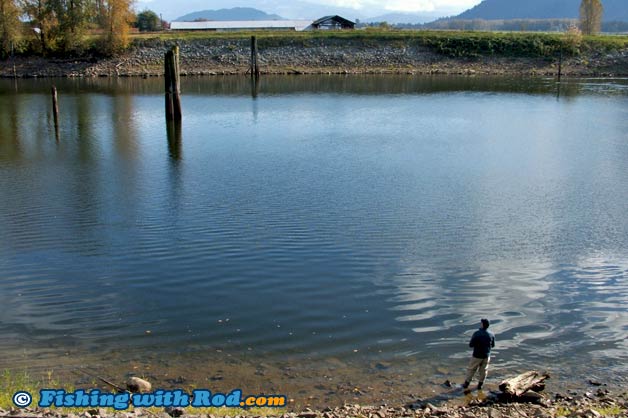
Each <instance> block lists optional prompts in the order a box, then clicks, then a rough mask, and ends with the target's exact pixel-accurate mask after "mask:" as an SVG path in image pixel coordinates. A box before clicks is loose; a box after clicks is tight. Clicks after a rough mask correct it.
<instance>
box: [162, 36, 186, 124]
mask: <svg viewBox="0 0 628 418" xmlns="http://www.w3.org/2000/svg"><path fill="white" fill-rule="evenodd" d="M180 74H181V71H180V67H179V47H178V46H174V47H172V49H171V50H170V51H168V52H166V55H165V59H164V76H165V90H166V118H167V119H168V120H172V121H177V122H178V121H181V117H182V112H181V76H180Z"/></svg>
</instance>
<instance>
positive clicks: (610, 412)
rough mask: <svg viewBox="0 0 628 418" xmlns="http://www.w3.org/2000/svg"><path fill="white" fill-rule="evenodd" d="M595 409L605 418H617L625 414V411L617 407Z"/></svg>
mask: <svg viewBox="0 0 628 418" xmlns="http://www.w3.org/2000/svg"><path fill="white" fill-rule="evenodd" d="M593 409H595V410H596V411H597V412H599V413H600V415H602V416H605V417H616V416H619V415H621V414H623V413H624V410H623V409H622V408H620V407H619V406H617V405H613V406H607V407H600V408H593Z"/></svg>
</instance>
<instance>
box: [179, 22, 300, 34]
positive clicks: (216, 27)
mask: <svg viewBox="0 0 628 418" xmlns="http://www.w3.org/2000/svg"><path fill="white" fill-rule="evenodd" d="M311 24H312V21H310V20H242V21H219V20H210V21H203V22H172V23H171V24H170V29H171V30H207V31H237V30H292V31H297V32H300V31H302V30H304V29H305V28H307V27H309V26H310V25H311Z"/></svg>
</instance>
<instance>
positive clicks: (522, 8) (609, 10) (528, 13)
mask: <svg viewBox="0 0 628 418" xmlns="http://www.w3.org/2000/svg"><path fill="white" fill-rule="evenodd" d="M580 1H581V0H526V1H521V0H484V1H483V2H482V3H480V4H478V5H477V6H475V7H473V8H471V9H469V10H467V11H466V12H463V13H462V14H460V15H458V16H455V17H453V18H452V19H469V20H470V19H484V20H498V19H562V18H570V19H575V18H577V17H578V14H579V10H580ZM602 4H603V5H604V17H603V20H604V21H605V22H610V21H628V0H602Z"/></svg>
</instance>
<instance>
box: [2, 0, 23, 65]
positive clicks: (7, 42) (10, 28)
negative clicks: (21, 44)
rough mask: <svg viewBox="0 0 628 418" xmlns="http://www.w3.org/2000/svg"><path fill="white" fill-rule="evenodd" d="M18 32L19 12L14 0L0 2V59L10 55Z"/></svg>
mask: <svg viewBox="0 0 628 418" xmlns="http://www.w3.org/2000/svg"><path fill="white" fill-rule="evenodd" d="M19 32H20V10H19V8H18V6H17V4H16V3H15V0H0V58H4V57H6V56H8V55H9V54H10V53H11V50H12V48H13V45H14V44H15V42H16V41H17V37H18V34H19Z"/></svg>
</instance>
